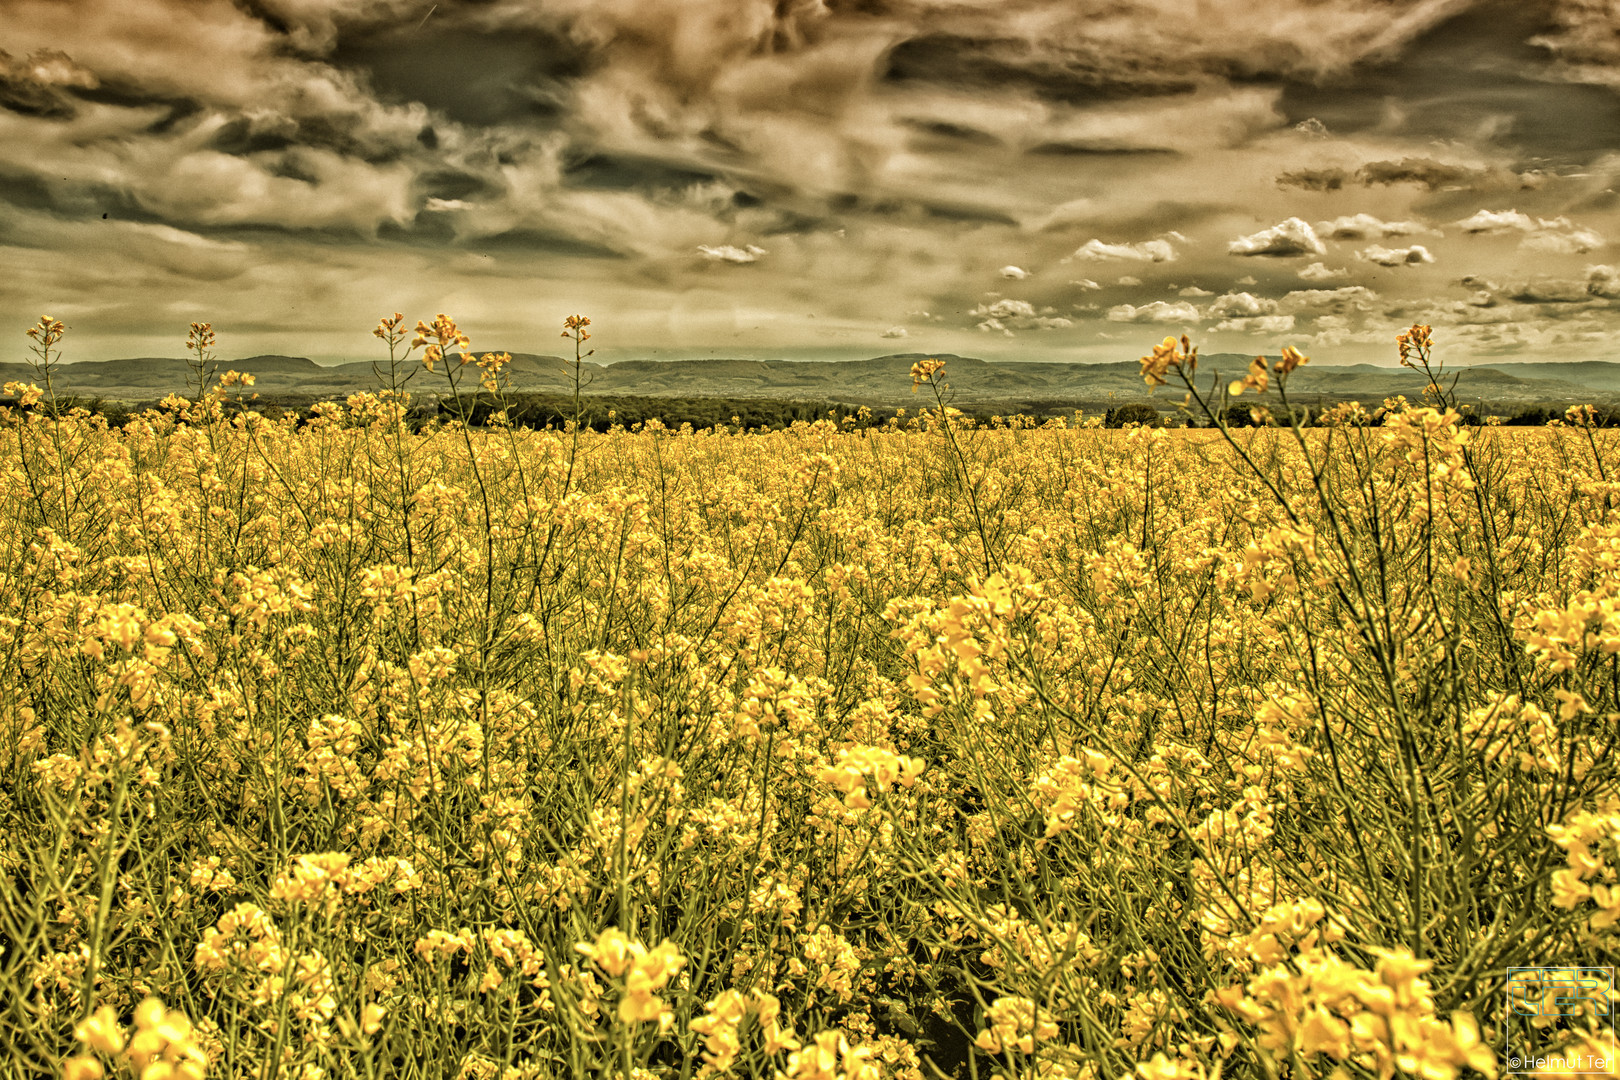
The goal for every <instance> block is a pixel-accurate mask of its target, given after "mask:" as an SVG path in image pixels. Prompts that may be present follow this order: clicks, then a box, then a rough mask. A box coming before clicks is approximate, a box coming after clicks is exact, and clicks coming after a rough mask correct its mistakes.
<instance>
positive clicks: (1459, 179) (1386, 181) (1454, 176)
mask: <svg viewBox="0 0 1620 1080" xmlns="http://www.w3.org/2000/svg"><path fill="white" fill-rule="evenodd" d="M1484 176H1485V170H1483V169H1470V168H1467V167H1465V166H1461V165H1448V164H1446V163H1445V162H1441V161H1435V160H1433V159H1432V158H1402V159H1401V160H1400V161H1369V162H1368V163H1367V164H1365V165H1363V166H1362V167H1361V168H1359V169H1357V170H1356V179H1357V180H1358V181H1359V182H1361V183H1362V184H1365V185H1368V186H1371V185H1373V184H1383V185H1385V186H1388V185H1390V184H1419V185H1421V186H1423V187H1426V188H1428V189H1429V190H1430V191H1434V190H1436V189H1438V188H1442V187H1448V186H1451V185H1465V184H1469V183H1472V182H1475V181H1477V180H1480V179H1482V178H1483V177H1484Z"/></svg>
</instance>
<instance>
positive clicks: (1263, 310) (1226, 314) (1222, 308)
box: [1209, 292, 1277, 319]
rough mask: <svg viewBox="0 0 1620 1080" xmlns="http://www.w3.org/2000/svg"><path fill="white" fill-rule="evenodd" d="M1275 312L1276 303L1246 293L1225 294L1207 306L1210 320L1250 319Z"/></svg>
mask: <svg viewBox="0 0 1620 1080" xmlns="http://www.w3.org/2000/svg"><path fill="white" fill-rule="evenodd" d="M1276 311H1277V301H1275V300H1271V299H1268V298H1266V297H1261V296H1256V295H1254V294H1253V293H1247V292H1239V293H1227V294H1225V295H1224V296H1220V297H1217V298H1216V300H1215V302H1214V303H1212V304H1210V305H1209V317H1210V318H1212V319H1226V318H1233V317H1236V318H1252V317H1254V316H1257V315H1273V314H1275V313H1276Z"/></svg>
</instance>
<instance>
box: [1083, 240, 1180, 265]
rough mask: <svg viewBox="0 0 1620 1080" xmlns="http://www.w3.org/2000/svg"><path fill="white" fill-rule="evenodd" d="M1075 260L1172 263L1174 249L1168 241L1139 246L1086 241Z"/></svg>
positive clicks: (1145, 242)
mask: <svg viewBox="0 0 1620 1080" xmlns="http://www.w3.org/2000/svg"><path fill="white" fill-rule="evenodd" d="M1074 257H1075V258H1077V259H1086V260H1089V261H1092V262H1102V261H1105V260H1108V259H1119V260H1123V261H1125V262H1147V263H1158V262H1172V261H1173V260H1174V259H1175V257H1176V249H1175V248H1173V247H1171V246H1170V241H1168V240H1144V241H1142V242H1141V243H1139V244H1107V243H1104V242H1103V241H1101V240H1098V239H1095V238H1093V239H1091V240H1087V241H1086V242H1085V243H1084V244H1082V245H1080V248H1079V250H1077V251H1076V252H1075V253H1074Z"/></svg>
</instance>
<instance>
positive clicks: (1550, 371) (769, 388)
mask: <svg viewBox="0 0 1620 1080" xmlns="http://www.w3.org/2000/svg"><path fill="white" fill-rule="evenodd" d="M926 356H932V357H935V358H937V359H940V360H944V361H945V364H946V367H945V381H946V382H947V383H949V384H950V387H951V390H952V392H953V393H954V395H955V400H956V402H957V403H958V404H960V405H983V406H987V407H998V408H1003V409H1005V410H1007V411H1014V410H1015V409H1017V408H1019V407H1021V406H1022V407H1028V406H1030V405H1031V404H1032V403H1043V404H1046V405H1052V404H1055V403H1074V404H1075V405H1076V406H1088V405H1089V406H1093V407H1095V406H1106V405H1108V404H1111V403H1121V402H1130V401H1157V402H1159V403H1161V405H1164V406H1168V405H1170V404H1172V403H1174V402H1177V401H1179V400H1180V398H1181V391H1180V390H1179V389H1178V388H1177V387H1176V386H1174V385H1171V386H1167V387H1161V388H1160V389H1159V390H1158V391H1157V392H1156V393H1154V394H1149V392H1148V387H1147V386H1146V385H1145V384H1144V383H1143V381H1142V376H1141V369H1140V365H1139V364H1138V363H1137V362H1136V361H1135V360H1128V361H1121V362H1116V363H1098V364H1080V363H1035V362H1030V363H1025V362H994V361H988V360H981V359H978V358H975V357H967V356H955V355H951V354H940V353H893V354H890V355H888V356H878V357H873V358H871V359H868V360H849V361H837V362H828V361H819V362H798V361H788V360H748V359H715V360H626V361H621V362H619V363H616V364H608V365H604V364H597V363H591V362H589V361H587V362H586V363H584V364H583V365H582V370H581V374H582V377H583V382H584V384H585V392H586V393H588V394H598V395H641V396H649V397H678V398H692V397H731V398H765V399H777V400H787V399H800V400H806V399H813V400H825V401H838V402H846V403H849V404H867V405H873V406H890V407H894V406H900V405H906V406H911V405H921V404H922V403H923V401H924V400H931V397H930V396H929V395H928V392H927V391H924V392H922V393H921V394H918V395H913V394H912V392H911V379H910V370H911V365H912V364H913V363H915V362H916V361H917V360H919V359H923V358H924V357H926ZM1252 358H1253V357H1252V354H1247V353H1215V354H1210V355H1205V356H1202V357H1200V358H1199V365H1198V383H1199V386H1200V387H1208V386H1209V385H1210V383H1211V380H1212V379H1213V378H1214V376H1215V374H1216V373H1217V372H1219V374H1220V377H1221V380H1222V381H1226V380H1230V379H1233V378H1236V377H1238V376H1239V375H1240V374H1242V372H1243V371H1244V370H1245V369H1246V368H1247V367H1248V364H1249V361H1250V360H1251V359H1252ZM227 369H234V370H237V371H243V372H249V373H251V374H253V375H254V376H255V378H256V380H257V382H256V384H255V386H254V389H255V390H256V391H258V392H259V393H260V394H261V395H263V396H264V397H265V398H325V397H343V396H346V395H348V394H351V393H354V392H356V391H360V390H370V389H376V388H377V387H378V386H379V385H380V384H379V382H378V375H377V372H378V369H379V368H378V365H376V364H373V363H371V362H369V361H362V362H354V363H344V364H337V365H331V366H323V365H320V364H316V363H315V362H313V361H311V360H308V359H305V358H304V357H299V356H249V357H244V358H242V359H239V360H232V361H230V362H228V363H221V365H220V370H221V371H224V370H227ZM509 371H510V373H511V376H512V382H513V388H514V389H515V390H518V391H520V392H536V393H563V392H569V391H571V390H572V388H573V377H574V369H573V362H572V361H570V360H567V359H564V358H563V357H560V356H543V355H536V354H533V353H513V354H512V364H511V367H510V368H509ZM401 372H402V374H404V375H408V376H410V382H409V383H408V384H407V388H408V389H410V390H411V391H413V392H415V393H416V394H418V395H435V394H443V393H445V382H444V379H443V375H442V372H443V369H442V368H441V369H440V371H439V373H431V374H430V373H428V372H427V371H425V370H423V369H422V366H421V364H420V363H419V362H417V361H416V360H414V359H413V360H412V361H410V362H409V363H407V364H405V365H402V367H401ZM189 373H190V369H189V368H188V367H187V364H186V361H184V360H181V359H175V358H170V357H137V358H132V359H127V360H105V361H85V362H80V363H71V364H64V365H62V366H61V367H60V368H58V369H57V372H56V379H57V382H58V390H59V392H61V393H64V394H77V395H84V396H90V397H101V398H104V399H106V400H110V401H131V402H133V401H148V400H152V399H154V398H160V397H163V396H164V395H166V394H169V393H184V392H185V390H186V386H187V377H188V375H189ZM1456 373H1457V374H1458V376H1459V378H1458V382H1457V393H1458V395H1459V397H1460V398H1461V399H1462V400H1464V401H1470V402H1472V401H1478V402H1480V403H1481V404H1484V405H1491V406H1515V405H1527V404H1535V403H1544V402H1546V403H1552V402H1564V403H1568V404H1573V403H1577V402H1587V401H1590V402H1592V403H1594V404H1612V403H1616V402H1620V364H1617V363H1610V362H1606V361H1597V360H1588V361H1568V362H1547V363H1524V362H1515V363H1492V364H1488V365H1480V366H1477V367H1467V368H1457V369H1456ZM33 378H34V375H33V372H32V370H31V369H29V368H28V366H27V365H25V364H0V381H11V380H18V381H24V382H26V381H30V380H32V379H33ZM1448 381H1449V376H1448ZM467 386H468V389H469V390H471V389H472V388H474V387H475V386H476V381H475V380H473V379H472V378H470V375H469V378H468V382H467ZM1423 386H1424V378H1423V376H1422V375H1421V374H1420V373H1418V372H1414V371H1411V370H1408V369H1405V368H1388V367H1378V366H1376V365H1373V364H1349V365H1341V366H1330V365H1317V364H1312V365H1306V366H1305V367H1302V368H1300V369H1298V370H1297V371H1296V372H1295V373H1294V375H1293V376H1292V378H1291V387H1290V394H1291V396H1294V397H1296V398H1297V399H1298V400H1301V401H1306V402H1317V401H1341V400H1343V401H1348V400H1360V401H1363V402H1367V403H1374V402H1377V401H1381V400H1383V399H1384V398H1386V397H1391V396H1394V395H1396V394H1405V395H1407V396H1408V397H1411V398H1416V397H1417V396H1418V395H1419V394H1421V393H1422V391H1423ZM1266 397H1267V398H1272V399H1274V398H1275V392H1274V391H1273V392H1272V393H1268V394H1267V395H1266ZM1250 400H1252V398H1251V399H1250Z"/></svg>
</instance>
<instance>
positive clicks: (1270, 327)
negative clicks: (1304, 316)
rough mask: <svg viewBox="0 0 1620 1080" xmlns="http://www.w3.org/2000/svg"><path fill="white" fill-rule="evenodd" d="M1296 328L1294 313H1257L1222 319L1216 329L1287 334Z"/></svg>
mask: <svg viewBox="0 0 1620 1080" xmlns="http://www.w3.org/2000/svg"><path fill="white" fill-rule="evenodd" d="M1293 328H1294V317H1293V316H1292V315H1256V316H1251V317H1248V318H1236V319H1222V320H1221V321H1220V322H1218V323H1216V324H1215V329H1216V330H1239V331H1242V332H1244V333H1249V334H1286V333H1287V332H1288V331H1290V330H1292V329H1293Z"/></svg>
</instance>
